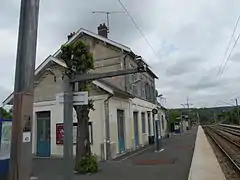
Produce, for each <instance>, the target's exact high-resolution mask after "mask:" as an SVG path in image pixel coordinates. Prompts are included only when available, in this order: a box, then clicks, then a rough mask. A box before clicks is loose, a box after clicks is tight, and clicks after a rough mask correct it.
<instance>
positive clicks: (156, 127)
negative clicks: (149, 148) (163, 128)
mask: <svg viewBox="0 0 240 180" xmlns="http://www.w3.org/2000/svg"><path fill="white" fill-rule="evenodd" d="M154 121H155V131H156V151H157V152H158V151H160V144H159V134H158V122H157V121H156V120H154Z"/></svg>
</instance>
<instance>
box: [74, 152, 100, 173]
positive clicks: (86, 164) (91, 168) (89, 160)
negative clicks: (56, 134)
mask: <svg viewBox="0 0 240 180" xmlns="http://www.w3.org/2000/svg"><path fill="white" fill-rule="evenodd" d="M76 171H77V172H78V173H95V172H98V160H97V156H95V155H86V156H84V157H83V158H82V160H81V161H80V162H78V164H77V167H76Z"/></svg>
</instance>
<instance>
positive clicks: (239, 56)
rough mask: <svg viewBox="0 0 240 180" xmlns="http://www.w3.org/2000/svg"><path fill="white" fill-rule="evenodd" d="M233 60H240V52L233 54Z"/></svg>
mask: <svg viewBox="0 0 240 180" xmlns="http://www.w3.org/2000/svg"><path fill="white" fill-rule="evenodd" d="M231 61H232V62H240V53H235V54H233V56H232V57H231Z"/></svg>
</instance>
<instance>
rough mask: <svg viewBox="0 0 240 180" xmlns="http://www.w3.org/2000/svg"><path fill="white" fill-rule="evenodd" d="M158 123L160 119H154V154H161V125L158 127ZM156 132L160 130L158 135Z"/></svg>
mask: <svg viewBox="0 0 240 180" xmlns="http://www.w3.org/2000/svg"><path fill="white" fill-rule="evenodd" d="M155 116H158V114H155ZM158 122H159V123H161V122H160V118H158V119H157V120H156V118H155V128H156V129H155V131H156V152H162V151H163V150H164V149H163V144H162V137H161V125H160V126H158ZM159 128H160V129H159ZM158 130H160V134H159V133H158Z"/></svg>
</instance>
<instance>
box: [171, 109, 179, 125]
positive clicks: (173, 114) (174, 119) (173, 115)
mask: <svg viewBox="0 0 240 180" xmlns="http://www.w3.org/2000/svg"><path fill="white" fill-rule="evenodd" d="M180 115H181V112H180V111H178V110H174V109H171V110H170V111H169V118H170V122H177V121H178V120H177V118H178V117H179V116H180Z"/></svg>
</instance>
